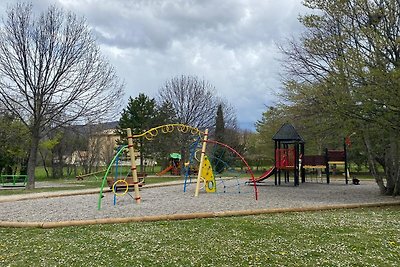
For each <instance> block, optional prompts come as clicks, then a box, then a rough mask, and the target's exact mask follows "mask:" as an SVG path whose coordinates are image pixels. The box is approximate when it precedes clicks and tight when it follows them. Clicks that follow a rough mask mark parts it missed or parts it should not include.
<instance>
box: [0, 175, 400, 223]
mask: <svg viewBox="0 0 400 267" xmlns="http://www.w3.org/2000/svg"><path fill="white" fill-rule="evenodd" d="M229 183H231V184H229ZM233 183H234V181H231V182H229V181H228V182H226V185H227V186H228V189H227V190H228V191H229V192H230V193H214V194H213V193H208V194H207V193H204V192H203V191H202V192H201V193H200V195H199V196H198V197H194V190H195V185H194V184H191V185H190V186H189V187H188V189H187V192H185V193H184V192H183V185H174V186H164V187H154V188H143V189H141V197H142V202H141V204H136V203H135V201H134V199H133V197H132V196H133V193H132V192H130V193H129V194H126V195H124V196H119V197H116V204H115V205H114V204H113V202H114V194H113V193H112V192H105V193H103V195H104V197H103V198H102V201H101V210H98V201H99V194H98V193H97V194H93V193H92V194H83V195H74V196H58V197H48V196H43V198H37V199H36V198H35V199H24V200H18V201H12V202H2V201H1V198H3V199H4V198H6V197H5V196H3V197H1V198H0V210H1V213H0V221H6V222H7V221H8V222H11V221H12V222H60V221H71V220H72V221H75V220H92V219H102V218H126V217H142V216H153V215H172V214H189V213H199V212H224V211H242V210H257V209H277V208H307V207H315V206H330V205H341V204H360V203H389V202H396V203H398V204H399V203H400V199H399V198H393V197H390V196H382V195H380V194H379V190H378V187H377V185H376V184H375V182H374V181H361V185H352V184H349V185H345V184H344V182H343V181H332V182H331V184H329V185H327V184H324V183H304V184H300V186H298V187H294V186H293V185H292V184H284V185H281V186H274V185H273V183H272V181H267V182H266V183H264V184H263V185H260V186H258V191H259V195H258V201H256V200H255V197H254V191H253V187H252V186H241V193H240V194H239V193H237V188H236V187H230V186H232V185H233ZM219 191H221V190H219Z"/></svg>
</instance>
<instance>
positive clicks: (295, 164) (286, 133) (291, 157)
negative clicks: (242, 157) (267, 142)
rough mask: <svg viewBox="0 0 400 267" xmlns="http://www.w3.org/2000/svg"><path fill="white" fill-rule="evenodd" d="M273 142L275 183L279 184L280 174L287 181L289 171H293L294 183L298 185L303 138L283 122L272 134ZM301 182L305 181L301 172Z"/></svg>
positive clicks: (288, 124)
mask: <svg viewBox="0 0 400 267" xmlns="http://www.w3.org/2000/svg"><path fill="white" fill-rule="evenodd" d="M272 140H274V142H275V149H274V151H275V156H274V158H275V185H280V184H281V179H282V176H284V178H285V182H289V175H290V172H293V176H294V185H295V186H297V185H299V177H300V173H301V171H302V167H301V160H300V158H301V157H302V155H303V154H304V140H303V138H302V137H301V136H300V135H299V133H298V132H297V131H296V129H295V128H294V127H293V125H291V124H290V123H285V124H283V125H282V126H281V128H280V129H279V130H278V131H277V132H276V133H275V134H274V136H273V137H272ZM301 177H302V182H305V179H304V175H303V173H302V175H301Z"/></svg>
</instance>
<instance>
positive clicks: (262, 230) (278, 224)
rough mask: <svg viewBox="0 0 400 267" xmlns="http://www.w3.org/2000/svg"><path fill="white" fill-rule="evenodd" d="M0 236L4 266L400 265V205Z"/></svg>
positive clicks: (7, 232) (3, 232) (1, 230)
mask: <svg viewBox="0 0 400 267" xmlns="http://www.w3.org/2000/svg"><path fill="white" fill-rule="evenodd" d="M0 235H1V239H2V242H1V244H0V248H1V249H0V265H1V266H398V262H399V255H400V207H387V208H372V209H356V210H336V211H322V212H304V213H285V214H268V215H259V216H246V217H232V218H218V219H198V220H188V221H167V222H152V223H130V224H118V225H92V226H84V227H66V228H58V229H14V228H0Z"/></svg>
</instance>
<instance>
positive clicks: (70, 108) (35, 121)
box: [0, 3, 123, 188]
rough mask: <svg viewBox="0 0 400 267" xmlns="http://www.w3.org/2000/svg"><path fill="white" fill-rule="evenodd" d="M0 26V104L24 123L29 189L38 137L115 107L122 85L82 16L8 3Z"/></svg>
mask: <svg viewBox="0 0 400 267" xmlns="http://www.w3.org/2000/svg"><path fill="white" fill-rule="evenodd" d="M6 14H7V16H6V17H5V18H4V23H3V25H2V26H1V28H0V102H1V103H2V104H3V105H4V107H5V108H6V109H7V110H9V111H10V112H12V113H13V114H15V115H16V116H17V117H19V118H20V119H21V121H22V122H23V123H24V124H26V125H27V126H28V127H29V130H30V134H31V138H32V142H31V147H30V154H29V163H28V177H29V178H28V184H27V188H34V187H35V177H34V171H35V167H36V158H37V149H38V144H39V140H40V139H41V137H42V136H43V135H45V134H46V133H47V132H48V131H51V130H53V129H56V128H59V127H61V126H64V125H68V124H71V123H73V122H76V121H79V122H82V121H83V120H91V119H93V118H96V119H101V118H105V116H107V115H110V111H115V107H116V105H118V99H120V96H121V94H122V88H123V84H122V83H121V82H120V81H119V80H118V77H117V76H116V74H115V71H114V69H113V68H112V67H111V66H110V65H109V64H108V62H107V61H106V60H104V58H103V57H102V56H101V54H100V51H99V47H98V46H97V45H96V43H95V40H94V38H93V36H92V33H91V32H90V30H89V27H88V26H87V24H86V22H85V20H84V19H83V18H78V17H77V16H76V15H74V14H72V13H69V12H64V11H63V10H61V9H58V8H56V7H55V6H50V7H49V8H48V9H47V10H46V11H45V12H43V13H41V14H40V15H39V16H37V17H35V16H34V14H33V12H32V5H30V4H21V3H18V4H16V5H15V6H11V7H9V9H8V10H7V13H6Z"/></svg>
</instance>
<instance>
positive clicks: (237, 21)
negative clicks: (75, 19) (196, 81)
mask: <svg viewBox="0 0 400 267" xmlns="http://www.w3.org/2000/svg"><path fill="white" fill-rule="evenodd" d="M15 2H16V1H14V0H9V1H1V3H0V11H1V15H2V16H3V15H4V13H5V9H6V5H7V4H13V3H15ZM32 2H33V4H34V9H35V10H38V11H41V10H43V9H44V8H46V7H47V6H48V5H49V4H50V3H56V4H57V5H59V6H61V7H63V8H64V9H66V10H70V11H73V12H75V13H76V14H78V15H80V16H84V17H86V19H87V23H88V25H89V26H90V27H91V28H92V29H93V31H94V33H95V35H96V37H97V39H98V44H99V45H100V47H101V49H102V51H103V54H104V55H105V56H106V57H107V58H108V59H109V61H110V62H111V64H112V65H113V66H114V67H115V69H116V71H117V74H118V75H119V77H120V78H121V79H122V80H124V81H125V83H126V88H125V99H126V100H127V98H128V97H129V96H132V97H136V96H137V95H138V94H139V93H145V94H146V95H148V96H149V97H156V95H157V92H158V90H159V89H160V88H161V87H162V86H163V84H164V83H165V82H166V81H167V80H169V79H171V78H172V77H175V76H181V75H182V74H184V75H194V76H198V77H199V78H201V79H204V80H207V81H208V82H209V83H211V84H212V85H214V86H215V88H216V94H217V95H218V96H219V97H221V98H224V99H226V100H227V101H228V102H229V103H230V104H231V105H232V106H233V107H234V108H235V109H236V111H237V117H238V123H239V126H240V127H241V128H246V129H251V130H253V129H254V123H255V122H256V121H257V120H259V119H261V115H262V113H263V111H265V106H266V105H272V104H273V101H274V100H276V98H275V96H274V94H275V92H276V91H277V90H278V89H279V88H280V86H281V84H280V78H279V71H280V62H279V61H278V59H279V58H280V54H279V52H278V49H277V47H276V44H277V43H282V42H283V41H284V39H285V38H287V37H290V36H296V35H297V34H298V33H299V32H301V31H302V27H301V25H300V23H299V22H298V20H297V19H298V16H299V14H301V13H304V12H305V8H304V7H302V5H301V0H247V1H246V0H58V1H57V0H54V1H50V0H34V1H32ZM125 104H126V101H125Z"/></svg>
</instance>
